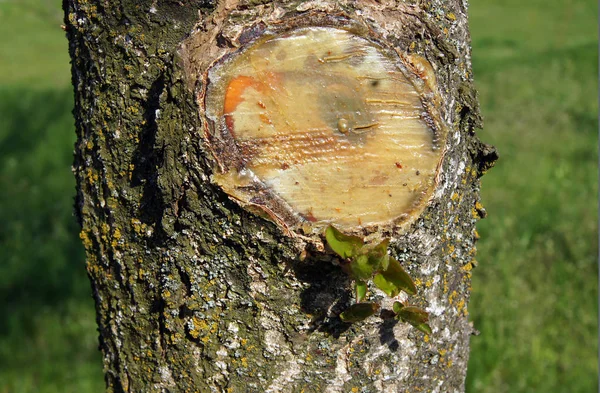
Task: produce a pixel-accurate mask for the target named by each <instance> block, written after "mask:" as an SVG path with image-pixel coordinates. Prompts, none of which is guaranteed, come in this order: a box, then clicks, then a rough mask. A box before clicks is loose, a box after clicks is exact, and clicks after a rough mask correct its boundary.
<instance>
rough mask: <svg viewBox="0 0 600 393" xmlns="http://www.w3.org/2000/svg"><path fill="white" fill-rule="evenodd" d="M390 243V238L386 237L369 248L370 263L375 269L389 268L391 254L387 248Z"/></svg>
mask: <svg viewBox="0 0 600 393" xmlns="http://www.w3.org/2000/svg"><path fill="white" fill-rule="evenodd" d="M389 244H390V239H384V240H383V241H382V242H381V243H379V244H378V245H376V246H375V247H373V248H372V249H370V250H369V252H368V255H369V263H370V264H371V265H372V266H373V269H374V270H375V271H378V270H387V268H388V265H389V256H388V254H387V249H388V246H389Z"/></svg>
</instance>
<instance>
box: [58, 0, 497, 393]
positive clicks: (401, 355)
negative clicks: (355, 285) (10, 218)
mask: <svg viewBox="0 0 600 393" xmlns="http://www.w3.org/2000/svg"><path fill="white" fill-rule="evenodd" d="M256 3H260V5H257V4H256ZM64 8H65V21H66V26H67V36H68V38H69V45H70V46H69V48H70V53H71V57H72V69H73V85H74V89H75V98H76V99H75V111H74V113H75V118H76V128H77V137H78V139H77V142H76V145H75V163H74V172H75V175H76V177H77V198H76V211H77V216H78V219H79V221H80V224H81V227H82V231H81V238H82V241H83V243H84V245H85V248H86V251H87V270H88V274H89V276H90V280H91V282H92V287H93V293H94V298H95V300H96V308H97V320H98V325H99V332H100V347H101V349H102V352H103V354H104V369H105V370H104V371H105V376H106V382H107V387H108V391H111V392H122V391H144V392H153V391H157V392H158V391H164V390H168V391H172V392H209V391H225V392H226V391H230V392H265V391H272V392H275V391H283V392H306V393H308V392H324V391H332V392H335V391H361V392H376V391H392V390H393V391H411V392H414V391H435V390H436V389H437V390H438V391H453V390H461V389H462V388H463V385H464V375H465V374H464V373H465V369H466V361H467V356H468V338H469V335H470V334H471V332H472V328H471V326H470V325H469V322H468V320H467V308H466V305H467V303H468V297H469V290H470V269H471V268H472V267H473V266H474V264H475V262H474V257H475V241H476V232H475V223H476V221H477V220H478V219H479V218H480V216H481V215H482V214H483V213H482V212H483V210H482V208H481V206H480V204H479V199H478V188H479V182H478V178H479V176H480V175H481V173H482V171H484V170H485V169H486V168H487V166H489V164H488V163H489V162H491V161H493V158H494V153H493V151H492V150H490V149H485V148H484V146H483V145H481V144H480V142H479V141H478V140H477V138H476V137H475V136H474V128H475V127H477V126H478V125H479V124H480V120H479V114H478V107H477V100H476V95H475V93H474V90H473V86H472V75H471V66H470V62H469V39H468V31H467V28H466V9H464V7H463V2H462V1H458V0H456V1H455V0H446V1H441V0H439V1H431V2H426V3H420V6H419V7H417V6H415V5H414V4H409V3H401V2H392V1H390V2H385V1H384V2H381V3H380V4H375V3H373V4H371V2H368V3H367V2H344V1H343V2H329V1H314V2H299V1H292V2H278V3H277V5H276V6H275V5H274V3H273V2H270V1H261V2H251V1H239V2H238V1H231V2H219V4H216V3H215V2H211V1H196V2H177V1H164V2H153V1H121V2H101V1H99V0H65V2H64ZM356 9H359V10H360V11H361V12H360V15H359V14H358V13H356V12H355V10H356ZM327 10H333V11H335V12H346V13H347V14H349V15H352V16H353V17H357V18H359V17H360V18H361V19H362V20H364V21H366V23H367V24H368V25H369V26H371V27H372V28H373V29H374V30H377V31H378V32H379V33H380V34H382V36H383V37H384V38H385V39H386V40H388V41H389V42H390V43H391V44H393V45H397V46H399V47H402V48H404V49H405V50H407V51H408V52H412V53H418V54H420V55H422V56H424V57H426V58H427V59H428V60H429V61H430V62H431V63H432V64H434V66H435V67H436V75H437V77H438V80H439V84H440V86H442V88H443V89H442V90H443V91H442V92H441V93H442V95H443V96H444V97H445V98H446V104H445V107H444V117H445V119H446V120H447V122H448V124H449V125H450V126H451V132H450V134H449V136H448V141H447V148H448V150H447V153H446V157H445V159H444V163H443V167H442V174H441V178H440V182H439V184H438V188H437V190H436V193H435V197H434V199H433V200H432V203H431V205H430V206H429V207H428V208H427V209H426V211H425V212H424V213H423V214H422V216H421V217H420V218H419V219H418V220H417V221H416V222H415V223H414V224H413V225H412V226H411V228H410V230H408V231H407V232H406V233H405V234H403V235H401V236H398V237H397V238H395V240H394V241H393V242H392V244H391V247H390V248H391V254H392V255H393V256H394V257H395V258H397V259H399V260H400V261H401V262H402V264H403V266H405V267H407V270H408V272H409V274H410V275H411V276H412V277H413V278H414V279H415V281H416V283H417V287H418V289H419V296H418V297H416V300H415V305H417V306H420V307H426V308H427V311H428V312H429V314H430V316H431V317H430V324H431V326H432V328H433V334H432V335H425V336H424V335H423V334H422V333H420V332H418V331H416V330H415V329H412V328H410V327H408V326H404V324H397V323H395V322H394V321H393V319H386V318H375V317H374V318H372V319H373V320H372V321H368V322H365V323H363V324H356V325H352V326H349V325H346V324H343V323H341V321H339V318H337V315H339V313H340V312H341V311H342V310H343V309H344V308H345V307H347V305H348V304H349V303H350V300H351V297H352V293H351V289H350V286H349V285H350V282H349V281H348V279H347V278H346V276H345V274H344V273H343V272H341V271H340V269H339V268H338V267H336V266H334V265H333V264H332V263H330V262H331V260H330V257H328V256H326V255H322V254H319V253H318V252H315V251H314V250H312V252H311V253H310V256H309V257H308V258H306V259H304V260H302V261H301V260H300V252H299V249H298V243H297V241H295V240H294V239H291V238H290V237H288V236H286V235H285V234H284V233H283V232H282V231H281V229H280V228H278V227H277V226H276V225H274V224H273V223H271V222H268V221H265V220H263V219H262V218H259V217H257V216H255V215H253V214H252V213H249V212H246V211H244V210H243V209H241V208H240V207H239V206H238V205H237V204H234V203H232V202H231V201H230V200H229V199H228V198H227V196H226V195H225V194H224V193H223V192H222V191H221V190H219V189H218V187H216V186H215V185H213V184H212V183H211V182H210V178H209V176H210V168H212V165H211V163H210V162H209V161H210V159H209V155H208V154H207V152H206V150H205V146H204V143H203V137H202V133H201V122H200V118H199V116H198V110H199V108H198V106H197V103H196V99H195V96H194V91H193V86H192V89H191V88H190V81H189V80H188V79H186V76H185V73H186V70H185V67H184V65H183V62H182V61H181V60H180V59H179V54H178V51H179V49H180V46H181V43H182V41H183V40H184V39H186V38H187V37H188V36H189V34H190V32H191V31H192V30H193V29H196V30H198V31H206V34H208V35H210V34H212V33H213V32H214V31H216V30H215V28H216V27H218V26H219V24H222V23H223V21H224V20H227V19H228V18H234V19H235V20H236V24H237V25H238V26H241V25H243V24H246V23H252V22H255V21H257V20H259V19H261V18H262V19H264V20H266V21H268V20H273V18H275V19H277V18H287V17H291V16H298V15H302V14H303V13H306V12H311V11H313V12H327ZM398 16H401V18H399V19H398V18H397V17H398ZM269 18H271V19H269ZM203 29H204V30H203ZM400 29H402V34H400V33H399V31H400ZM217 30H218V29H217ZM228 34H229V33H228V32H227V31H224V32H222V36H221V37H220V38H223V37H224V38H227V37H228ZM232 34H233V33H232ZM214 39H217V37H216V36H215V37H214ZM223 42H226V40H225V41H223ZM385 307H386V305H385V303H384V308H385ZM387 308H388V309H391V304H390V305H388V306H387ZM394 389H395V390H394Z"/></svg>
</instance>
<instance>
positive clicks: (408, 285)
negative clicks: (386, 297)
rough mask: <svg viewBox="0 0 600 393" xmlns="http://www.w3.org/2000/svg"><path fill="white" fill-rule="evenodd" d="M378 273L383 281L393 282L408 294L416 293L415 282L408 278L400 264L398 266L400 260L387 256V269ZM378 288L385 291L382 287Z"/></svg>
mask: <svg viewBox="0 0 600 393" xmlns="http://www.w3.org/2000/svg"><path fill="white" fill-rule="evenodd" d="M380 274H381V275H382V276H383V278H384V279H385V281H387V282H388V283H391V284H393V285H394V286H395V287H396V288H397V289H398V290H403V291H404V292H406V293H408V294H409V295H414V294H416V293H417V287H416V286H415V283H414V282H413V280H412V278H410V276H409V275H408V273H406V271H405V270H404V269H402V266H400V262H398V261H397V260H396V259H395V258H392V257H390V258H389V265H388V268H387V270H386V271H383V272H381V273H380ZM380 289H381V290H382V291H384V292H386V291H385V290H384V289H383V288H380ZM386 293H387V292H386ZM396 295H397V294H396ZM396 295H393V296H396ZM390 296H392V295H390ZM393 296H392V297H393Z"/></svg>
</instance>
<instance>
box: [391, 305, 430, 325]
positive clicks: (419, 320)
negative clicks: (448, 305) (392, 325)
mask: <svg viewBox="0 0 600 393" xmlns="http://www.w3.org/2000/svg"><path fill="white" fill-rule="evenodd" d="M398 317H399V318H400V319H401V320H403V321H404V322H408V323H410V324H411V325H413V326H415V327H418V326H419V325H422V324H425V323H426V322H427V321H428V320H429V314H427V312H426V311H423V310H421V309H420V308H418V307H413V306H408V307H403V308H402V309H401V310H400V311H399V312H398Z"/></svg>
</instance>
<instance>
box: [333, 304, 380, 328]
mask: <svg viewBox="0 0 600 393" xmlns="http://www.w3.org/2000/svg"><path fill="white" fill-rule="evenodd" d="M377 310H379V304H377V303H356V304H353V305H351V306H350V307H348V308H347V309H346V311H344V312H343V313H341V314H340V318H341V319H342V321H344V322H350V323H352V322H360V321H362V320H365V319H367V318H368V317H370V316H371V315H373V314H375V313H376V312H377Z"/></svg>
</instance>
